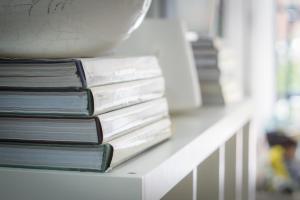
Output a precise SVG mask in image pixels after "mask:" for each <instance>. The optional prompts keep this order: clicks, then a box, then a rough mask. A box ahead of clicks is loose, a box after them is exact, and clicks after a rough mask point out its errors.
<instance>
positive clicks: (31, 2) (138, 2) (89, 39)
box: [0, 0, 151, 58]
mask: <svg viewBox="0 0 300 200" xmlns="http://www.w3.org/2000/svg"><path fill="white" fill-rule="evenodd" d="M150 3H151V0H1V1H0V57H16V58H69V57H94V56H99V55H100V54H103V53H105V52H108V51H109V50H111V49H112V48H113V47H114V46H115V45H116V44H117V43H119V42H120V41H122V40H124V39H126V38H127V37H128V36H129V35H130V34H131V32H132V31H133V30H134V29H136V28H137V27H138V26H139V25H140V23H141V22H142V20H143V19H144V16H145V14H146V12H147V10H148V9H149V6H150Z"/></svg>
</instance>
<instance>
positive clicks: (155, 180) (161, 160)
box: [0, 101, 255, 200]
mask: <svg viewBox="0 0 300 200" xmlns="http://www.w3.org/2000/svg"><path fill="white" fill-rule="evenodd" d="M251 116H252V103H251V101H244V102H241V103H238V104H234V105H229V106H226V107H203V108H200V109H198V110H195V111H192V112H188V113H185V114H180V115H177V116H173V117H172V123H173V132H174V135H173V137H172V139H170V140H168V141H166V142H164V143H162V144H160V145H158V146H156V147H155V148H152V149H150V150H148V151H146V152H144V153H142V154H141V155H139V156H137V157H135V158H134V159H131V160H129V161H128V162H126V163H124V164H123V165H121V166H119V167H116V168H115V169H113V170H111V171H110V172H109V173H103V174H101V173H92V172H71V171H54V170H37V169H14V168H0V193H1V199H5V200H17V199H18V200H19V199H22V200H40V199H43V200H54V199H57V200H82V199H86V200H100V199H105V200H117V199H120V200H140V199H143V200H155V199H193V200H195V199H209V200H214V199H219V200H223V199H228V200H233V199H243V200H247V199H251V200H254V199H255V136H254V135H253V134H251V131H250V124H251ZM250 160H251V162H250Z"/></svg>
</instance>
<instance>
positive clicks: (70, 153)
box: [0, 143, 113, 172]
mask: <svg viewBox="0 0 300 200" xmlns="http://www.w3.org/2000/svg"><path fill="white" fill-rule="evenodd" d="M112 156H113V147H112V146H111V145H110V144H101V145H98V146H82V145H81V146H72V145H64V146H63V145H41V144H16V143H11V144H0V166H2V167H22V168H38V169H60V170H80V171H99V172H104V171H106V170H107V169H108V168H109V166H110V164H111V160H112Z"/></svg>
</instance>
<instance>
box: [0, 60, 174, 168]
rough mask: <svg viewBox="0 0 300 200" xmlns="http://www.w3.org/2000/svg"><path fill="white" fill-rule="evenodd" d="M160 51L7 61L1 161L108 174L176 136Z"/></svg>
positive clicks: (0, 97) (0, 107)
mask: <svg viewBox="0 0 300 200" xmlns="http://www.w3.org/2000/svg"><path fill="white" fill-rule="evenodd" d="M164 95H165V85H164V78H163V77H162V72H161V69H160V66H159V64H158V62H157V59H156V58H155V57H152V56H142V57H127V58H117V57H115V58H86V59H58V60H55V59H52V60H20V59H10V60H9V59H5V60H0V141H1V143H0V165H1V166H8V167H25V168H26V167H29V168H45V169H62V170H81V171H100V172H104V171H106V170H107V169H109V168H110V167H114V166H116V165H118V164H120V163H122V162H123V161H125V160H127V159H129V158H131V157H133V156H135V155H137V154H138V153H140V152H142V151H144V150H146V149H148V148H150V147H152V146H154V145H155V144H158V143H160V142H162V141H164V140H166V139H168V138H169V137H170V136H171V131H170V120H169V114H168V105H167V101H166V99H165V98H164Z"/></svg>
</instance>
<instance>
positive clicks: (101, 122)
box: [0, 98, 168, 144]
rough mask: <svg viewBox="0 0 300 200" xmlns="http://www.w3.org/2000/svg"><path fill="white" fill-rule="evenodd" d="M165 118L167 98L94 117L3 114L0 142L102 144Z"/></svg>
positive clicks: (0, 124) (0, 126)
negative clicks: (41, 116)
mask: <svg viewBox="0 0 300 200" xmlns="http://www.w3.org/2000/svg"><path fill="white" fill-rule="evenodd" d="M165 117H168V104H167V101H166V99H165V98H161V99H156V100H152V101H149V102H145V103H141V104H137V105H133V106H130V107H126V108H123V109H119V110H115V111H112V112H108V113H105V114H101V115H98V116H95V117H93V118H40V117H0V141H2V142H4V141H5V142H16V141H18V142H23V143H24V142H31V143H67V144H68V143H78V144H100V143H103V142H107V141H110V140H112V139H113V138H116V137H118V136H120V135H124V134H126V133H128V132H130V131H133V130H135V129H138V128H141V127H143V126H145V125H147V124H150V123H153V122H155V121H158V120H160V119H162V118H165Z"/></svg>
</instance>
